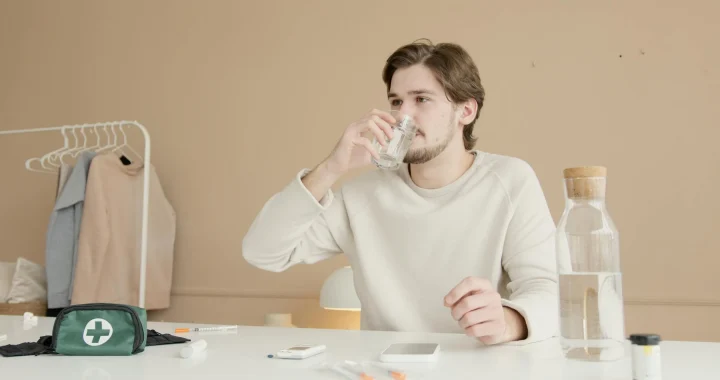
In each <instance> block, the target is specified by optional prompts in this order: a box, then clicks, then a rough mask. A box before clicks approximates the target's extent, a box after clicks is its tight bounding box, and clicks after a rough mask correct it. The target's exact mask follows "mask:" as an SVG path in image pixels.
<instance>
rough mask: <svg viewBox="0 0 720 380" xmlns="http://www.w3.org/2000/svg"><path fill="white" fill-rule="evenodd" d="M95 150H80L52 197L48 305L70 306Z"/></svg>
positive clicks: (47, 248) (49, 235)
mask: <svg viewBox="0 0 720 380" xmlns="http://www.w3.org/2000/svg"><path fill="white" fill-rule="evenodd" d="M94 157H95V152H83V153H82V154H80V156H79V157H78V159H77V162H76V163H75V167H74V168H73V169H72V172H70V176H69V177H68V179H67V182H66V183H65V186H63V188H62V191H61V193H60V195H59V196H58V197H57V199H56V201H55V207H54V208H53V212H52V214H51V215H50V224H49V226H48V231H47V236H46V247H45V271H46V274H47V287H48V308H51V309H52V308H60V307H67V306H70V299H71V290H72V279H73V271H74V269H75V263H76V261H77V241H78V238H79V236H80V221H81V220H82V213H83V203H84V202H85V184H86V183H87V177H88V171H89V170H90V162H91V161H92V159H93V158H94Z"/></svg>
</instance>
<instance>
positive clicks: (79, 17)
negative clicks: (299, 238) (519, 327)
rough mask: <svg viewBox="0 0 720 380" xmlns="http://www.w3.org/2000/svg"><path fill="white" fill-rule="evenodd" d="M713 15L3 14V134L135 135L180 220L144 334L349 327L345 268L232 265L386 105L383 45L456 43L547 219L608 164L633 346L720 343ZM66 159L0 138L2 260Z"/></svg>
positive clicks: (118, 5)
mask: <svg viewBox="0 0 720 380" xmlns="http://www.w3.org/2000/svg"><path fill="white" fill-rule="evenodd" d="M540 3H542V4H540ZM718 4H720V3H718V2H716V1H712V0H707V1H690V2H678V1H649V0H645V1H632V2H628V1H611V2H597V1H573V2H568V1H559V0H557V1H544V2H535V1H530V0H527V1H521V2H513V4H508V2H491V1H466V2H460V1H448V2H444V3H443V4H442V5H441V3H440V2H439V1H393V2H388V1H362V2H346V1H334V0H332V1H331V0H327V1H309V2H296V1H290V0H287V1H262V2H246V1H139V0H135V1H122V2H121V1H114V2H109V1H105V2H97V1H63V2H54V1H12V0H2V1H0V55H1V56H0V129H16V128H34V127H46V126H54V125H62V124H67V123H82V122H90V121H104V120H115V119H133V120H139V121H140V122H142V123H144V124H145V125H146V126H147V127H148V128H149V129H150V133H151V135H152V139H153V140H152V142H153V162H154V164H155V166H156V167H157V170H158V172H159V174H160V176H161V181H162V183H163V185H164V186H165V190H166V192H167V195H168V197H169V198H170V201H171V202H172V204H173V205H174V207H175V208H176V211H177V215H178V238H177V251H176V265H175V270H174V284H173V289H174V296H173V305H174V306H173V307H172V308H171V309H169V310H167V311H163V312H159V313H155V314H154V315H153V318H156V319H164V320H185V321H197V322H218V323H229V322H234V323H241V324H261V323H262V318H263V314H264V313H266V312H271V311H279V312H292V313H293V314H294V317H295V322H296V324H297V325H299V326H303V327H305V326H312V327H348V326H356V325H357V320H358V319H357V315H356V314H352V313H336V312H335V313H334V312H325V311H322V310H320V309H319V307H318V306H317V297H318V293H319V289H320V286H321V284H322V281H323V280H324V278H325V277H326V276H327V275H328V274H329V273H330V272H331V271H332V270H333V269H334V268H337V267H339V266H341V265H343V264H344V263H345V261H344V258H342V257H338V258H337V259H333V260H330V261H327V262H324V263H321V264H318V265H314V266H300V267H297V268H294V269H292V270H289V271H288V272H286V273H282V274H273V273H266V272H262V271H260V270H256V269H253V268H251V267H250V266H248V265H247V264H246V263H245V262H244V261H243V259H242V257H241V250H240V249H241V239H242V236H243V234H244V233H245V231H246V230H247V228H248V226H249V224H250V223H251V221H252V218H253V217H254V215H255V213H256V212H257V211H258V210H259V209H260V207H261V206H262V204H263V202H264V201H265V200H266V199H267V198H268V197H269V196H270V195H271V194H272V193H273V192H275V191H277V190H278V189H280V188H281V187H282V186H284V185H285V184H286V183H287V181H289V180H290V179H291V177H292V176H293V175H294V174H295V173H296V172H297V171H298V170H299V169H300V168H302V167H311V166H313V165H314V164H315V163H317V162H318V161H319V160H320V159H322V158H323V157H324V156H325V155H326V154H327V153H328V151H329V150H330V148H331V147H332V146H333V144H334V143H335V141H336V139H337V138H338V137H339V135H340V133H341V131H342V130H343V128H344V127H345V126H346V125H347V124H348V123H350V122H351V121H353V120H354V119H355V118H357V117H358V116H360V115H361V114H363V113H364V112H366V111H367V110H369V109H370V108H374V107H386V106H387V105H386V101H385V100H384V94H383V86H382V83H381V80H380V70H381V68H382V65H383V62H384V59H385V58H386V56H387V55H388V54H389V53H391V52H392V50H393V49H394V48H396V47H398V46H399V45H401V44H403V43H406V42H410V41H412V40H414V39H417V38H421V37H428V38H431V39H432V40H434V41H454V42H458V43H460V44H462V45H463V46H465V47H466V48H467V49H468V50H469V51H470V52H471V54H472V55H473V57H474V58H475V59H476V62H477V64H478V66H479V68H480V71H481V75H482V78H483V80H484V84H485V86H486V90H487V101H486V106H485V109H484V110H483V111H482V115H481V118H480V123H479V128H478V129H477V135H478V136H479V137H480V141H479V145H478V147H479V148H480V149H483V150H487V151H492V152H497V153H501V154H509V155H514V156H519V157H521V158H523V159H525V160H527V161H529V162H530V163H531V164H532V165H533V166H534V168H535V170H536V171H537V173H538V175H539V177H540V179H541V181H542V184H543V186H544V189H545V191H546V195H547V198H548V202H549V204H550V206H551V209H552V212H553V215H554V216H555V217H556V218H558V217H559V216H560V213H561V212H562V208H563V194H562V183H561V171H562V169H563V168H565V167H568V166H574V165H585V164H601V165H606V166H608V168H609V173H610V182H609V186H610V187H609V201H610V210H611V212H612V215H613V216H614V218H615V219H616V222H617V224H618V226H619V229H620V231H621V233H622V239H621V241H622V260H623V262H622V264H623V271H624V278H623V279H624V291H625V297H626V300H627V305H628V308H627V325H628V331H629V332H633V331H640V330H642V331H655V332H659V333H661V334H663V336H664V337H665V338H666V339H700V340H718V341H720V327H718V325H717V321H718V320H720V277H719V276H717V272H718V270H717V267H718V265H720V258H719V257H718V255H717V253H718V250H719V249H720V233H718V232H717V231H718V229H720V222H719V221H720V218H718V217H717V214H718V210H719V209H720V200H719V198H718V197H717V195H716V193H717V192H716V189H717V188H718V186H719V185H720V178H719V177H718V169H719V168H720V156H718V152H717V150H716V146H717V140H718V138H719V137H720V133H718V129H717V123H718V120H720V107H718V104H719V103H720V95H718V94H719V93H720V91H718V90H720V71H719V70H718V68H719V67H720V48H719V47H718V46H720V45H718V44H717V36H718V35H720V26H718V24H716V23H715V20H714V19H713V17H714V15H717V14H718V13H719V12H720V5H718ZM60 143H61V140H60V139H59V136H58V135H54V134H53V135H35V136H21V137H20V136H17V137H6V136H3V137H2V138H0V152H2V156H1V157H2V160H0V170H2V172H3V181H2V186H1V187H0V191H2V193H0V194H2V197H0V210H2V213H1V214H2V217H1V218H0V231H2V234H0V244H1V245H0V259H14V258H15V257H16V256H18V255H24V256H26V257H29V258H32V259H36V260H40V261H41V260H42V258H43V246H44V232H45V228H46V224H47V217H48V215H49V212H50V209H51V207H52V202H53V197H52V192H53V191H54V186H55V178H54V177H53V176H48V175H43V174H37V173H30V172H26V171H25V170H24V167H23V164H24V161H25V159H27V158H29V157H33V156H38V155H41V154H44V153H45V152H47V151H48V150H50V149H55V148H56V147H57V146H58V144H60ZM21 144H27V145H25V146H22V145H21ZM138 145H139V144H138Z"/></svg>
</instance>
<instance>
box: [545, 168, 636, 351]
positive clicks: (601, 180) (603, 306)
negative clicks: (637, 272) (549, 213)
mask: <svg viewBox="0 0 720 380" xmlns="http://www.w3.org/2000/svg"><path fill="white" fill-rule="evenodd" d="M564 176H565V210H564V212H563V215H562V217H561V218H560V221H559V223H558V228H557V235H556V243H557V244H556V248H557V265H558V273H559V296H560V300H559V301H560V302H559V308H560V310H559V313H560V340H561V344H562V348H563V352H564V354H565V356H566V357H567V358H570V359H580V360H590V361H605V360H616V359H620V358H622V357H623V356H624V354H625V352H624V350H625V348H624V347H625V346H624V344H625V323H624V312H623V295H622V275H621V270H620V244H619V239H618V231H617V228H616V227H615V224H614V223H613V221H612V219H611V218H610V214H609V213H608V210H607V207H606V202H605V193H606V180H607V170H606V169H605V168H603V167H581V168H570V169H566V170H565V171H564Z"/></svg>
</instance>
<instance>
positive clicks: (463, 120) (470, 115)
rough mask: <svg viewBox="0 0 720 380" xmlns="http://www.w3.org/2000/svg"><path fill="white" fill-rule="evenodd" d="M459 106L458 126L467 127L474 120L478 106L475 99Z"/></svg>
mask: <svg viewBox="0 0 720 380" xmlns="http://www.w3.org/2000/svg"><path fill="white" fill-rule="evenodd" d="M458 105H459V108H460V111H461V113H460V124H462V125H468V124H470V123H472V122H473V120H475V115H477V110H478V104H477V100H475V99H469V100H468V101H465V102H462V103H460V104H458Z"/></svg>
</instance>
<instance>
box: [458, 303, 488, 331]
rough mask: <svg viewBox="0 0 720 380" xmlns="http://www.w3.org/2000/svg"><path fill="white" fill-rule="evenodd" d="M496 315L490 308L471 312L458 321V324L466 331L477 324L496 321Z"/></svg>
mask: <svg viewBox="0 0 720 380" xmlns="http://www.w3.org/2000/svg"><path fill="white" fill-rule="evenodd" d="M496 314H497V313H495V312H494V310H492V308H488V307H484V308H480V309H476V310H471V311H469V312H467V313H465V315H463V316H462V317H461V318H460V319H459V320H458V324H459V325H460V327H461V328H463V329H466V328H468V327H471V326H473V325H477V324H479V323H483V322H487V321H492V320H493V319H496Z"/></svg>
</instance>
